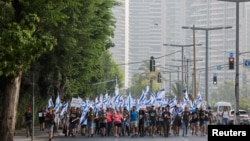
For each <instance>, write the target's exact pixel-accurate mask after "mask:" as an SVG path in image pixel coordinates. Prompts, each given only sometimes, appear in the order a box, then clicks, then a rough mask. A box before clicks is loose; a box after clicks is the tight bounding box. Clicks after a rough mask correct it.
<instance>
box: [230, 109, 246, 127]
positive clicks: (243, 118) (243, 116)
mask: <svg viewBox="0 0 250 141" xmlns="http://www.w3.org/2000/svg"><path fill="white" fill-rule="evenodd" d="M230 115H231V116H230V118H229V124H231V125H232V124H234V120H235V112H234V110H231V111H230ZM239 116H240V124H244V125H250V117H249V115H248V112H247V111H246V110H239Z"/></svg>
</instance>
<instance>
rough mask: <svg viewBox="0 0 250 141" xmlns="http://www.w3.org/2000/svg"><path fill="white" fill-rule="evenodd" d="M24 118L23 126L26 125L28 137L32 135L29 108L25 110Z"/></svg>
mask: <svg viewBox="0 0 250 141" xmlns="http://www.w3.org/2000/svg"><path fill="white" fill-rule="evenodd" d="M24 117H25V125H26V136H27V137H29V136H31V135H32V118H33V116H32V112H31V108H30V107H27V108H26V112H25V113H24Z"/></svg>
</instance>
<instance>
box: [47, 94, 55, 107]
mask: <svg viewBox="0 0 250 141" xmlns="http://www.w3.org/2000/svg"><path fill="white" fill-rule="evenodd" d="M49 107H54V103H53V100H52V97H50V99H49V101H48V108H49Z"/></svg>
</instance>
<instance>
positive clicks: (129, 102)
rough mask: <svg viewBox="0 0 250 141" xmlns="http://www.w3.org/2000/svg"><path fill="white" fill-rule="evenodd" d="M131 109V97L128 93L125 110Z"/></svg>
mask: <svg viewBox="0 0 250 141" xmlns="http://www.w3.org/2000/svg"><path fill="white" fill-rule="evenodd" d="M131 108H132V96H131V92H130V93H129V94H128V97H127V109H128V110H130V109H131Z"/></svg>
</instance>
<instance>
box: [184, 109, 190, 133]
mask: <svg viewBox="0 0 250 141" xmlns="http://www.w3.org/2000/svg"><path fill="white" fill-rule="evenodd" d="M189 121H190V111H189V107H187V106H186V107H185V109H184V112H183V113H182V131H183V132H182V136H183V137H184V136H187V133H188V123H189Z"/></svg>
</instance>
